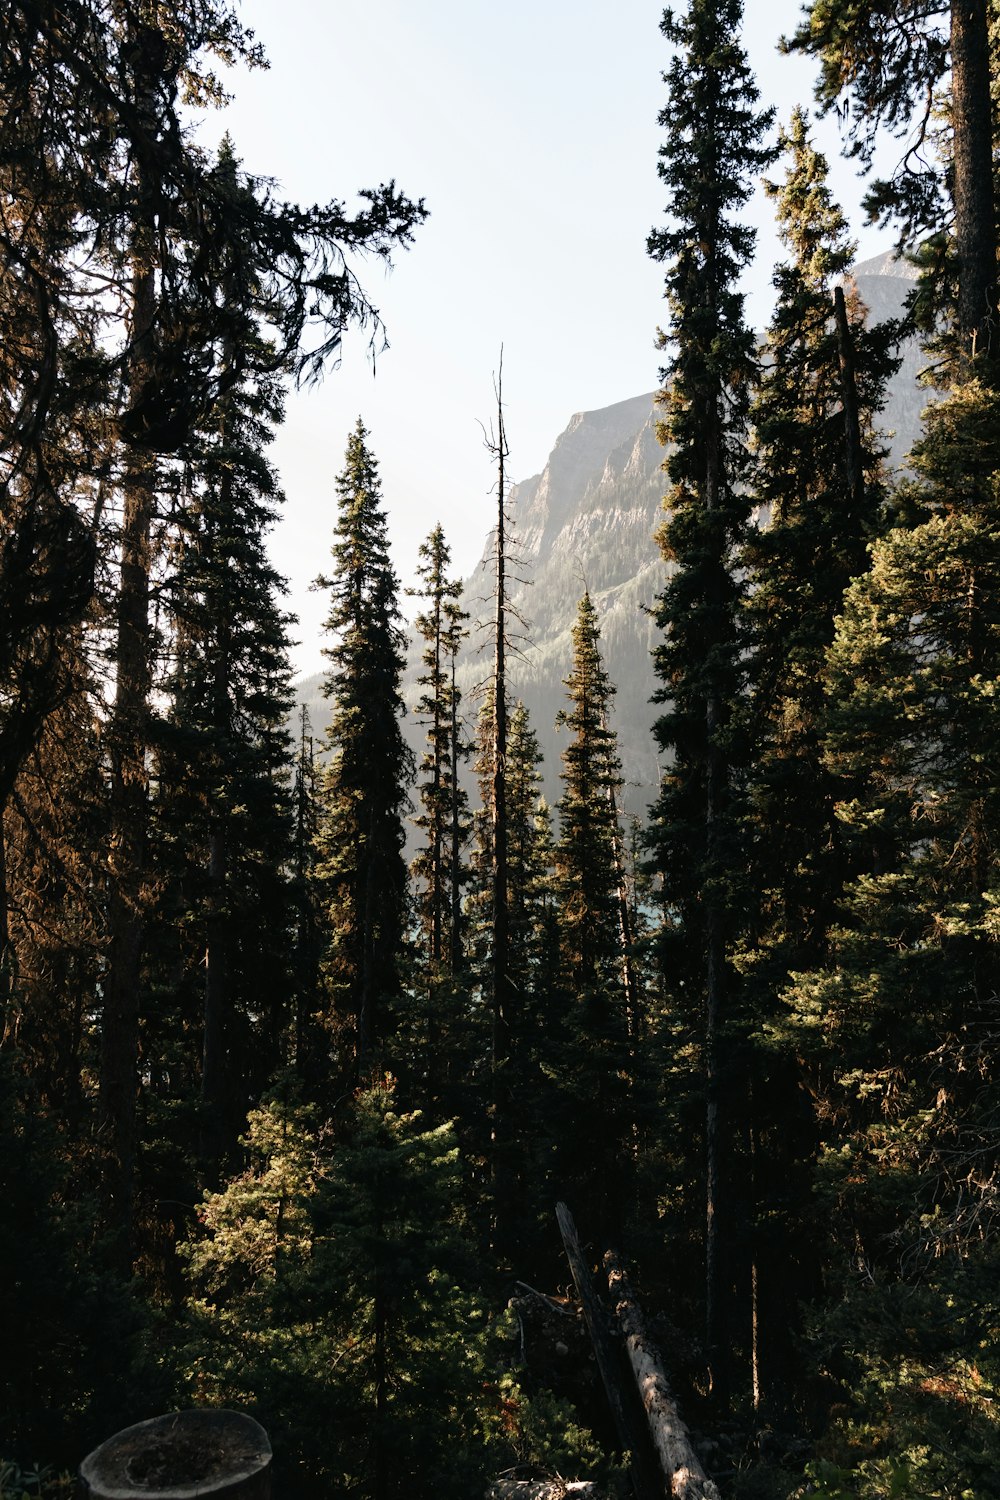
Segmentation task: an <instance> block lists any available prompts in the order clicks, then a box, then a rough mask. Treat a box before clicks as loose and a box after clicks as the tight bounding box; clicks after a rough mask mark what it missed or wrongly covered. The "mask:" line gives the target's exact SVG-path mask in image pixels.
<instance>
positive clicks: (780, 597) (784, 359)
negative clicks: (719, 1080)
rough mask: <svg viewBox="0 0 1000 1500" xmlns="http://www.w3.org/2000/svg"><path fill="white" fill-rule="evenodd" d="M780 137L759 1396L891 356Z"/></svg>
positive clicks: (770, 467)
mask: <svg viewBox="0 0 1000 1500" xmlns="http://www.w3.org/2000/svg"><path fill="white" fill-rule="evenodd" d="M781 144H782V146H783V148H784V151H785V153H786V156H787V169H786V175H785V180H784V182H783V183H781V184H780V185H777V184H769V185H768V191H769V193H770V195H771V196H772V197H773V198H775V200H776V203H777V217H778V226H779V231H780V234H781V238H782V241H783V243H784V245H785V247H786V250H787V251H788V252H790V255H791V260H790V262H789V263H787V264H783V265H780V266H779V267H778V268H777V270H776V272H775V277H774V284H775V289H776V292H777V305H776V308H775V312H774V316H773V318H772V322H771V326H770V328H769V330H768V337H767V346H766V351H765V363H764V369H763V373H762V376H761V380H760V385H759V389H758V393H757V396H756V398H755V401H754V405H753V410H752V413H751V416H752V421H753V424H754V430H755V436H756V459H757V463H756V467H755V471H754V493H755V498H756V499H757V501H758V503H759V504H760V506H761V509H762V513H763V515H764V517H765V519H764V521H763V522H762V525H761V527H760V529H759V530H756V531H751V533H750V535H749V537H748V540H747V543H746V546H745V548H744V552H743V557H744V565H745V567H746V570H747V574H748V577H749V583H750V593H749V598H748V601H747V622H748V627H749V651H750V655H751V658H752V665H751V672H750V686H751V694H750V699H749V703H748V706H747V710H746V713H747V739H748V742H749V743H750V744H752V746H753V751H754V753H753V760H752V763H751V766H750V771H749V784H748V803H747V820H748V821H747V838H746V842H747V847H748V849H749V853H750V863H751V881H750V889H751V891H753V892H754V893H755V900H754V905H753V910H752V915H751V916H750V918H749V920H748V922H747V933H746V938H745V939H744V943H745V948H744V953H743V957H742V959H741V968H742V970H743V974H744V979H745V997H746V998H745V1003H746V1011H747V1020H748V1025H749V1026H750V1028H751V1030H752V1032H753V1034H754V1036H755V1039H756V1041H757V1043H758V1045H756V1046H755V1048H754V1051H753V1054H752V1089H753V1129H752V1139H753V1167H752V1171H753V1185H754V1192H755V1195H756V1198H757V1205H756V1230H755V1240H754V1265H755V1276H754V1296H755V1301H756V1311H755V1317H754V1328H755V1362H754V1363H755V1370H756V1375H757V1395H758V1399H761V1398H763V1399H765V1402H767V1401H768V1400H773V1401H777V1402H778V1403H779V1405H780V1403H781V1402H782V1400H783V1399H784V1396H783V1392H787V1391H789V1390H790V1389H791V1385H792V1382H793V1380H794V1375H793V1374H792V1371H791V1369H790V1366H791V1365H792V1363H793V1359H794V1356H793V1349H792V1342H791V1335H792V1329H793V1321H792V1319H791V1318H789V1316H788V1311H787V1310H788V1304H789V1294H790V1292H791V1290H792V1289H793V1287H795V1286H796V1285H798V1286H801V1287H803V1288H804V1289H811V1288H812V1286H813V1284H814V1280H815V1257H814V1256H813V1254H812V1245H811V1233H812V1232H811V1228H810V1226H809V1224H808V1219H807V1216H806V1215H804V1213H803V1210H802V1204H801V1201H800V1199H799V1198H798V1197H794V1198H793V1195H792V1191H791V1189H792V1185H793V1184H794V1183H796V1182H797V1183H798V1185H799V1189H800V1191H804V1190H805V1181H806V1177H805V1173H806V1169H807V1164H808V1162H809V1160H810V1158H811V1154H812V1150H813V1146H814V1127H813V1125H812V1122H811V1120H810V1118H809V1114H808V1111H807V1110H805V1109H804V1107H803V1099H804V1094H803V1091H802V1089H801V1087H800V1082H801V1081H800V1078H799V1076H798V1072H797V1069H796V1067H795V1063H794V1059H793V1058H792V1057H789V1056H784V1057H783V1056H781V1055H779V1054H778V1053H776V1052H775V1050H774V1049H773V1048H772V1047H770V1046H769V1045H768V1043H767V1041H766V1040H764V1038H765V1035H766V1028H767V1026H768V1024H769V1021H770V1019H771V1017H772V1015H773V1012H774V1007H775V997H776V995H777V994H778V993H779V992H780V990H781V989H782V988H783V987H784V985H785V984H786V983H787V980H788V975H789V974H790V973H791V972H792V971H796V970H800V969H803V968H807V967H810V966H811V965H813V964H815V963H816V962H818V961H819V960H820V959H821V957H822V955H823V953H824V952H825V944H826V940H827V931H828V928H829V925H830V922H831V920H832V919H833V915H834V912H835V909H836V902H837V899H838V897H839V895H840V891H841V889H842V886H843V883H844V880H845V878H846V875H847V871H848V864H847V854H846V850H845V844H844V839H843V837H842V825H841V823H840V822H839V820H838V818H837V815H836V808H835V804H836V802H837V800H838V799H839V797H840V789H838V788H837V786H836V784H835V781H834V778H833V777H832V776H831V774H830V772H829V771H828V770H827V768H826V767H825V766H824V764H823V761H822V734H823V726H824V715H825V692H824V685H825V674H824V667H825V653H826V651H827V648H828V646H829V644H830V641H831V640H832V638H833V630H834V622H835V618H836V616H837V614H838V613H839V611H840V609H841V607H842V603H843V595H844V590H845V589H846V587H847V585H848V583H849V582H850V580H851V579H852V578H853V577H855V576H856V575H858V574H860V573H862V572H864V571H865V570H866V568H867V561H868V559H867V545H868V542H869V541H870V539H871V538H872V536H873V535H875V534H876V532H877V530H878V527H879V524H880V518H879V511H880V502H881V500H882V498H883V486H882V482H881V475H880V472H879V453H878V448H877V445H876V443H875V441H874V438H873V435H872V421H873V417H874V414H875V413H877V411H878V408H879V406H880V404H881V401H882V398H883V393H884V389H885V381H886V377H887V375H888V374H889V373H890V372H891V371H892V369H893V368H894V367H895V365H894V362H893V361H892V359H891V358H890V354H889V348H890V344H891V340H892V337H893V334H894V332H895V328H894V326H893V325H888V326H885V327H879V328H876V329H868V328H866V326H865V321H864V318H865V310H864V308H863V307H862V306H861V305H860V303H859V301H858V299H857V296H856V295H853V296H852V297H851V298H850V305H849V306H848V302H847V300H846V299H844V298H843V293H842V291H841V289H840V286H839V281H840V278H842V277H844V276H845V275H846V274H847V273H848V270H849V267H850V265H851V261H852V258H853V254H854V248H855V247H854V245H853V243H852V242H851V240H850V237H849V234H848V229H847V224H846V221H845V219H844V217H843V215H842V213H841V212H840V210H839V208H838V207H837V205H836V204H835V203H834V201H833V199H832V196H831V194H830V190H829V187H828V185H827V165H826V162H825V160H824V158H823V157H822V156H821V155H820V154H819V153H818V152H817V151H816V150H815V148H814V147H813V145H812V143H811V141H810V138H809V132H808V128H807V123H806V119H805V117H804V115H803V113H802V112H801V111H799V110H796V112H795V113H794V114H793V117H792V121H791V125H790V128H789V130H788V132H787V134H784V135H783V137H782V141H781ZM835 302H837V303H839V306H838V309H837V314H836V315H835V313H834V305H835ZM855 427H856V428H857V430H856V431H855ZM855 446H857V447H858V459H856V458H855V454H854V449H855ZM857 463H859V464H860V467H858V468H856V464H857ZM762 1040H763V1041H764V1045H763V1046H761V1045H759V1043H760V1042H761V1041H762Z"/></svg>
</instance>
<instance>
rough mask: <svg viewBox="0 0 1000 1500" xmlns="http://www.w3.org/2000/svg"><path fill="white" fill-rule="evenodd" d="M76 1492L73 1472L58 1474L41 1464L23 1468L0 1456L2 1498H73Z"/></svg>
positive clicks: (7, 1499)
mask: <svg viewBox="0 0 1000 1500" xmlns="http://www.w3.org/2000/svg"><path fill="white" fill-rule="evenodd" d="M75 1494H76V1478H75V1476H74V1475H73V1474H57V1473H55V1472H54V1470H52V1469H51V1468H49V1467H47V1466H45V1465H39V1464H32V1465H31V1466H30V1467H23V1468H22V1466H21V1465H20V1464H15V1463H5V1462H4V1460H3V1459H2V1458H0V1500H59V1497H63V1500H72V1497H73V1496H74V1495H75Z"/></svg>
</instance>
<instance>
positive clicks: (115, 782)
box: [101, 260, 156, 1239]
mask: <svg viewBox="0 0 1000 1500" xmlns="http://www.w3.org/2000/svg"><path fill="white" fill-rule="evenodd" d="M155 307H156V292H155V279H154V273H153V271H152V269H151V268H150V266H149V265H148V264H143V263H142V261H141V260H140V261H139V264H138V265H137V269H136V271H135V274H134V277H133V284H132V330H131V332H132V354H131V359H130V364H129V387H130V391H131V392H132V393H133V394H134V393H137V392H139V391H141V390H142V389H143V387H144V385H145V382H146V380H147V378H148V375H149V372H150V363H151V350H150V344H151V330H152V325H153V319H154V314H155ZM155 480H156V463H155V459H154V458H153V457H152V455H151V454H149V453H146V452H143V451H142V450H141V449H135V448H133V449H132V450H131V452H130V455H129V459H128V464H127V467H126V472H125V480H124V484H123V495H122V499H123V517H122V544H121V545H122V552H121V584H120V588H119V594H118V621H117V637H116V649H115V663H116V682H115V700H114V708H113V711H112V717H111V728H110V736H109V738H110V747H111V795H110V824H111V829H110V849H109V855H108V870H109V901H108V930H109V947H108V969H107V975H106V977H105V982H104V1013H103V1020H102V1030H101V1116H102V1121H103V1127H104V1131H105V1135H106V1140H107V1145H108V1149H109V1152H110V1157H111V1167H110V1173H109V1181H108V1194H109V1213H110V1219H111V1223H112V1225H113V1227H114V1228H115V1229H116V1230H117V1232H118V1233H119V1234H120V1235H122V1236H123V1237H124V1238H126V1239H127V1237H128V1236H129V1234H130V1233H131V1224H132V1190H133V1175H134V1167H135V1128H136V1121H135V1116H136V1094H137V1089H138V1063H139V986H140V981H141V961H142V944H143V906H144V897H145V879H146V843H147V825H148V801H147V791H148V775H147V770H146V748H147V744H148V710H149V693H150V686H151V679H152V673H151V666H150V650H149V572H150V528H151V522H152V513H153V498H154V491H155Z"/></svg>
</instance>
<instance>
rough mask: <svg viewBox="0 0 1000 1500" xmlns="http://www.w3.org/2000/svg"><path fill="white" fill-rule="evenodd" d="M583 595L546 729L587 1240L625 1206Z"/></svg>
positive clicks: (603, 691) (598, 721)
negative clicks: (553, 774) (554, 736)
mask: <svg viewBox="0 0 1000 1500" xmlns="http://www.w3.org/2000/svg"><path fill="white" fill-rule="evenodd" d="M599 641H600V629H599V627H598V623H597V611H596V610H595V608H594V605H593V602H592V600H591V598H590V594H589V593H585V594H584V596H583V598H582V599H581V600H580V603H579V607H578V611H577V618H576V623H575V625H574V627H573V666H572V670H571V672H570V675H569V677H568V678H567V679H566V689H567V697H568V698H569V700H570V707H569V708H568V709H565V710H563V711H562V712H561V713H560V714H559V718H558V720H557V723H558V724H559V725H561V727H562V728H564V729H565V730H567V731H568V733H569V735H570V736H571V738H570V741H569V743H568V744H567V746H566V748H565V749H564V751H563V754H562V783H563V792H562V796H561V797H560V799H559V801H558V803H557V804H556V810H557V812H558V815H559V838H558V840H557V842H556V846H555V881H554V884H555V890H556V896H557V901H558V923H559V945H560V956H561V963H560V969H561V973H560V980H561V989H562V993H563V995H564V996H565V997H566V1005H567V1016H566V1024H565V1027H564V1031H563V1035H564V1038H565V1049H566V1055H565V1056H564V1057H563V1059H562V1068H561V1082H560V1093H561V1094H562V1096H563V1103H564V1107H565V1109H566V1113H565V1117H564V1121H563V1125H564V1129H563V1130H562V1131H561V1132H560V1136H561V1139H560V1141H559V1151H558V1157H557V1159H558V1168H557V1170H558V1173H559V1176H560V1178H561V1187H562V1192H563V1194H565V1195H568V1196H569V1198H570V1200H571V1201H574V1202H578V1203H580V1204H586V1210H587V1214H588V1216H589V1218H590V1221H591V1224H592V1227H593V1231H594V1232H595V1233H596V1232H598V1231H600V1232H602V1233H605V1234H608V1233H612V1232H615V1233H617V1232H618V1231H619V1230H620V1224H621V1215H622V1209H623V1206H624V1202H625V1196H624V1195H625V1192H626V1188H627V1184H626V1177H627V1172H626V1163H625V1149H624V1143H625V1139H626V1136H627V1127H626V1108H627V1100H626V1093H627V1065H628V1057H627V1035H628V1015H627V1012H628V996H627V986H626V982H625V979H626V967H625V966H626V961H627V958H628V955H627V954H626V953H625V951H624V947H623V941H622V937H623V935H622V928H621V910H620V905H619V902H620V896H621V866H620V850H619V845H620V829H619V824H618V808H617V797H618V792H619V791H620V789H621V785H622V777H621V763H620V761H619V759H618V752H617V743H616V736H615V733H614V730H613V729H611V728H610V727H609V722H608V721H609V714H610V707H611V702H612V699H613V696H614V687H613V686H612V684H611V682H610V680H609V678H608V674H607V672H606V671H605V668H604V663H603V662H602V660H601V653H600V646H599Z"/></svg>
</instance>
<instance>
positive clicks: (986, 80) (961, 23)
mask: <svg viewBox="0 0 1000 1500" xmlns="http://www.w3.org/2000/svg"><path fill="white" fill-rule="evenodd" d="M988 10H989V8H988V5H987V0H952V7H951V101H952V128H953V135H952V152H953V162H952V174H953V182H952V193H953V197H954V202H955V250H956V254H957V257H958V330H959V334H960V335H961V340H962V348H963V352H964V354H965V356H966V357H967V358H968V357H972V356H974V355H975V354H977V353H980V354H988V353H990V351H991V347H992V345H993V344H994V343H995V342H996V333H995V329H994V327H993V322H994V314H995V311H996V277H997V269H996V226H995V223H994V216H993V122H992V110H991V101H990V60H989V19H988Z"/></svg>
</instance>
